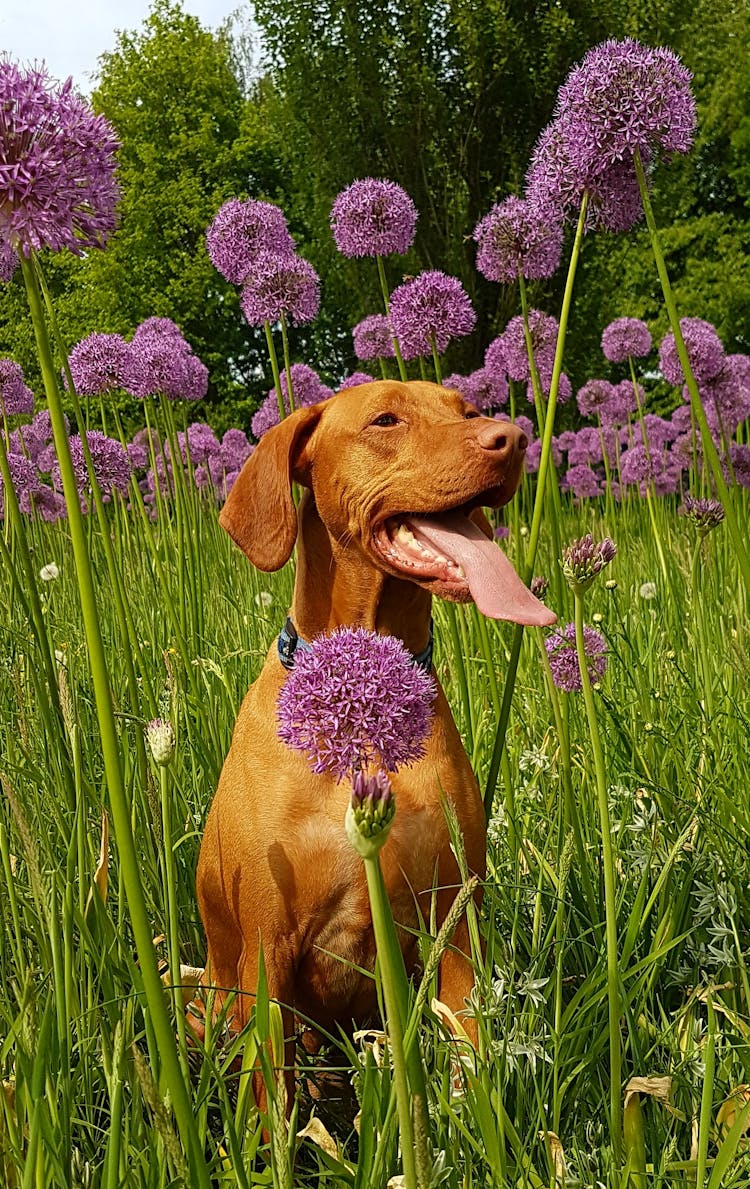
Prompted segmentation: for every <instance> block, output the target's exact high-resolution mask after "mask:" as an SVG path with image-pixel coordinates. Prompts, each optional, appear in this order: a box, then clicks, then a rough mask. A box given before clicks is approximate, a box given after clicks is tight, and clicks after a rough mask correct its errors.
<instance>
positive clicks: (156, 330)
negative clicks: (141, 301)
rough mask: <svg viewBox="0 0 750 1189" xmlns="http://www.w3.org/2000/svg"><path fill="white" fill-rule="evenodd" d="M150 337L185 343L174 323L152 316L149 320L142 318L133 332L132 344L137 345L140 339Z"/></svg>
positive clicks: (167, 319)
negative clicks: (162, 337)
mask: <svg viewBox="0 0 750 1189" xmlns="http://www.w3.org/2000/svg"><path fill="white" fill-rule="evenodd" d="M152 335H159V336H166V337H167V338H173V339H179V341H180V342H181V343H184V342H185V339H184V338H183V334H182V331H181V330H180V328H179V326H178V325H177V323H176V322H173V321H172V319H171V318H162V317H158V316H157V315H155V314H152V315H151V317H150V318H144V319H143V321H142V322H139V323H138V325H137V326H136V328H135V330H134V331H133V342H134V343H139V342H140V341H141V339H143V338H148V337H151V336H152Z"/></svg>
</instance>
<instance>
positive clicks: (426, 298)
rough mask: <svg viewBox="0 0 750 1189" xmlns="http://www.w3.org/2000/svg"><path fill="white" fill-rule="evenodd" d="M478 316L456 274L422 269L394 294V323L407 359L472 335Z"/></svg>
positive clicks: (442, 347)
mask: <svg viewBox="0 0 750 1189" xmlns="http://www.w3.org/2000/svg"><path fill="white" fill-rule="evenodd" d="M476 320H477V316H476V314H475V313H474V309H473V307H472V304H471V302H470V301H469V297H468V294H467V293H466V291H465V289H464V287H463V285H462V284H461V282H460V281H459V280H457V279H456V277H449V276H446V274H445V273H444V272H440V271H439V270H437V269H435V270H432V271H430V272H422V273H420V274H419V276H417V277H414V279H413V280H411V281H405V282H404V283H403V285H399V286H398V288H396V289H394V290H393V293H392V294H391V325H392V326H393V331H394V334H395V336H396V338H397V339H398V343H399V346H400V348H401V354H402V355H403V357H404V359H416V358H417V357H418V356H424V355H429V354H430V353H431V352H432V350H433V347H434V348H435V350H437V352H438V353H439V354H442V353H443V351H445V349H446V347H447V346H448V343H449V342H450V341H451V339H452V338H456V337H458V336H461V335H465V334H470V333H471V331H472V330H473V329H474V323H475V322H476Z"/></svg>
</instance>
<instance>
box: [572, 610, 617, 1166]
mask: <svg viewBox="0 0 750 1189" xmlns="http://www.w3.org/2000/svg"><path fill="white" fill-rule="evenodd" d="M574 599H575V625H576V652H577V653H578V667H579V669H580V672H581V690H582V693H583V702H584V705H585V707H586V718H587V719H588V725H589V738H590V740H591V751H592V755H593V759H594V773H595V776H596V797H597V803H598V806H599V827H600V830H601V835H602V867H603V874H604V921H605V935H606V944H607V1002H608V1005H609V1078H610V1084H609V1091H610V1093H609V1111H610V1135H611V1137H612V1148H613V1152H614V1157H615V1164H616V1166H617V1167H618V1168H619V1166H620V1162H621V1160H622V1099H621V1089H622V1052H621V1044H620V1015H621V1005H620V974H619V969H618V964H617V898H616V894H615V864H614V856H613V853H612V828H611V825H610V820H609V801H608V799H607V773H606V768H605V766H604V753H603V751H602V742H601V737H600V735H599V724H598V722H597V718H596V706H595V705H594V693H593V690H592V689H591V681H590V679H589V671H588V664H587V661H586V643H585V639H584V635H583V599H582V598H581V596H580V595H578V594H575V592H574Z"/></svg>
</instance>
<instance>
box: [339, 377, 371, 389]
mask: <svg viewBox="0 0 750 1189" xmlns="http://www.w3.org/2000/svg"><path fill="white" fill-rule="evenodd" d="M374 381H375V377H374V376H368V374H367V372H352V374H351V375H350V376H347V377H346V379H345V380H342V381H341V383H340V384H339V392H343V391H344V389H345V388H359V386H360V384H372V383H374Z"/></svg>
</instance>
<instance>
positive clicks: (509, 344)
mask: <svg viewBox="0 0 750 1189" xmlns="http://www.w3.org/2000/svg"><path fill="white" fill-rule="evenodd" d="M558 329H559V327H558V324H557V319H556V318H553V317H552V315H551V314H544V313H542V311H541V310H529V334H530V336H531V346H532V349H533V352H534V362H535V363H536V366H537V369H538V371H539V374H540V376H543V377H546V378H547V379H549V377H551V375H552V365H553V362H554V358H555V346H556V344H557V332H558ZM502 343H503V348H502V349H503V357H504V360H505V367H506V370H507V372H508V375H509V376H510V378H511V380H528V379H529V378H530V376H531V371H530V368H529V356H528V352H527V350H526V336H525V334H524V326H523V317H522V316H521V315H520V314H518V315H517V316H516V317H515V318H511V320H510V322H509V323H508V325H507V326H506V328H505V331H504V332H503V335H502ZM488 350H489V348H488ZM485 364H486V365H488V366H489V361H488V360H487V357H486V356H485Z"/></svg>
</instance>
